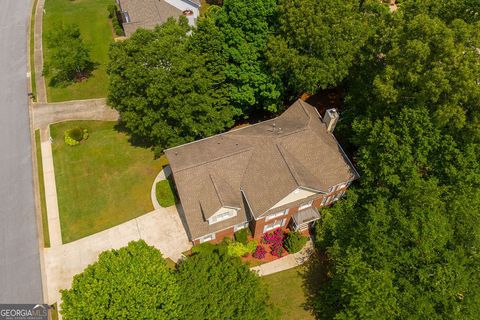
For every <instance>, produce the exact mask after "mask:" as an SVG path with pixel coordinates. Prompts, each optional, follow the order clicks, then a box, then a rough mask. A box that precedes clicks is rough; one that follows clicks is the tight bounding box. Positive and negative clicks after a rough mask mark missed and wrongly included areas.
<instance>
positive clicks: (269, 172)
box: [165, 100, 357, 239]
mask: <svg viewBox="0 0 480 320" xmlns="http://www.w3.org/2000/svg"><path fill="white" fill-rule="evenodd" d="M165 153H166V155H167V157H168V159H169V161H170V165H171V168H172V172H173V176H174V179H175V182H176V185H177V189H178V193H179V196H180V200H181V203H182V206H183V209H184V213H185V218H186V220H187V224H188V227H189V229H190V230H189V231H190V234H191V236H192V239H196V238H198V237H200V236H203V235H205V234H208V233H211V232H215V231H219V230H222V229H225V228H227V227H229V226H233V225H234V224H237V223H241V222H244V221H246V220H248V219H247V215H246V212H245V209H246V204H245V201H244V199H243V197H242V194H241V193H242V191H243V193H244V194H245V195H246V197H247V200H248V203H249V205H250V207H251V209H252V211H253V212H252V213H253V215H255V216H256V217H259V216H261V215H262V214H264V213H265V212H267V211H268V210H269V209H270V208H271V207H272V206H274V205H275V204H276V203H278V202H279V201H280V200H281V199H283V198H284V197H286V196H287V195H289V194H290V193H291V192H292V191H294V190H295V189H297V188H298V187H307V188H310V189H314V190H318V191H320V192H325V193H326V192H328V188H329V187H331V186H334V185H337V184H339V183H342V182H346V181H349V180H352V179H355V178H356V177H357V173H356V171H355V169H354V168H353V167H352V165H351V163H350V161H349V160H348V159H347V157H346V156H345V154H344V152H343V150H342V149H341V147H340V146H339V144H338V143H337V141H336V139H335V137H334V136H333V135H332V134H331V133H329V132H328V131H327V130H326V126H325V124H324V123H323V122H322V120H321V117H320V116H319V114H318V113H317V111H316V110H315V108H314V107H312V106H311V105H309V104H307V103H305V102H303V101H301V100H297V101H296V102H295V103H294V104H293V105H292V106H290V107H289V108H288V109H287V110H286V111H285V112H284V113H283V114H282V115H280V116H279V117H277V118H275V119H271V120H268V121H264V122H261V123H258V124H255V125H251V126H248V127H245V128H241V129H238V130H233V131H230V132H227V133H224V134H220V135H216V136H213V137H210V138H206V139H203V140H199V141H196V142H193V143H189V144H185V145H181V146H178V147H175V148H171V149H168V150H166V151H165ZM227 204H228V205H227ZM236 205H239V206H240V208H241V209H240V210H239V212H238V215H237V217H235V218H232V219H229V220H225V221H222V222H220V223H216V224H212V225H209V224H208V221H206V219H208V217H209V216H211V214H213V212H216V210H218V209H219V208H220V207H221V206H236ZM215 209H216V210H215Z"/></svg>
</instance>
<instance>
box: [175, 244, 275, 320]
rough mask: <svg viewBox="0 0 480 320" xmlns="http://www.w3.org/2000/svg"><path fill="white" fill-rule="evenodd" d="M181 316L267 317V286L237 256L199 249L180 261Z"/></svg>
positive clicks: (196, 317) (253, 318)
mask: <svg viewBox="0 0 480 320" xmlns="http://www.w3.org/2000/svg"><path fill="white" fill-rule="evenodd" d="M178 279H179V283H180V285H181V296H180V304H181V314H182V319H188V320H195V319H198V320H204V319H216V320H220V319H238V320H242V319H243V320H247V319H251V320H256V319H270V318H271V313H270V307H269V305H268V294H267V291H266V290H267V289H266V288H265V287H264V286H263V284H262V283H261V282H260V279H259V277H258V276H257V275H256V274H255V273H254V272H252V271H250V270H249V268H248V266H247V265H246V264H244V263H242V261H241V260H240V259H239V258H235V257H230V256H228V255H226V254H223V253H219V252H218V251H215V250H214V251H213V252H200V253H198V254H195V255H193V256H192V257H189V258H188V259H187V260H186V261H184V262H183V263H181V264H180V267H179V274H178Z"/></svg>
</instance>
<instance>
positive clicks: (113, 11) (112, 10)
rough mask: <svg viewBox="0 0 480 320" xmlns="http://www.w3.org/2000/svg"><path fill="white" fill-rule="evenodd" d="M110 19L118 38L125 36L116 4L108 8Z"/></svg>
mask: <svg viewBox="0 0 480 320" xmlns="http://www.w3.org/2000/svg"><path fill="white" fill-rule="evenodd" d="M107 11H108V17H109V18H110V19H112V26H113V30H115V34H116V35H117V36H123V35H124V33H123V28H122V25H121V23H120V20H119V19H118V18H119V17H118V16H119V11H118V7H117V6H116V5H115V4H111V5H109V6H108V7H107Z"/></svg>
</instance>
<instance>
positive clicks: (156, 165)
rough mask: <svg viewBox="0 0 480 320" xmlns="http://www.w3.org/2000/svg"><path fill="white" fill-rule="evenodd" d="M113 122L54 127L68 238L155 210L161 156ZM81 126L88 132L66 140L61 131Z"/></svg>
mask: <svg viewBox="0 0 480 320" xmlns="http://www.w3.org/2000/svg"><path fill="white" fill-rule="evenodd" d="M115 124H116V123H115V122H104V121H70V122H63V123H59V124H55V125H52V126H51V127H50V130H51V136H52V138H53V141H54V143H53V146H52V149H53V160H54V165H55V178H56V183H57V196H58V206H59V210H60V224H61V227H62V239H63V242H64V243H65V242H70V241H73V240H77V239H79V238H82V237H85V236H87V235H90V234H93V233H96V232H99V231H102V230H105V229H107V228H110V227H113V226H115V225H118V224H120V223H122V222H125V221H128V220H130V219H132V218H135V217H138V216H140V215H142V214H144V213H147V212H149V211H151V210H153V206H152V202H151V199H150V191H151V187H152V184H153V181H154V179H155V177H156V175H157V174H158V172H160V170H161V169H162V166H161V162H160V161H158V160H154V155H153V152H151V151H150V150H149V149H144V148H140V147H133V146H131V145H130V143H129V142H128V136H127V135H126V134H125V133H120V132H118V131H116V130H115V129H114V127H115ZM77 126H80V127H82V128H84V129H87V130H88V131H89V133H90V137H89V138H88V140H86V141H84V142H82V144H80V145H77V146H74V147H70V146H67V145H66V144H65V143H64V140H63V132H64V131H65V130H67V129H71V128H74V127H77Z"/></svg>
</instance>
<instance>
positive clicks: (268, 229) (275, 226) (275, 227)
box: [263, 219, 287, 233]
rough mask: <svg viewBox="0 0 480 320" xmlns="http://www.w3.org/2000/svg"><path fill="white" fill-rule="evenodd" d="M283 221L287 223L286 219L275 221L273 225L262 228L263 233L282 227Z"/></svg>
mask: <svg viewBox="0 0 480 320" xmlns="http://www.w3.org/2000/svg"><path fill="white" fill-rule="evenodd" d="M285 221H287V219H282V220H277V221H274V222H273V223H270V224H267V225H266V226H265V227H263V233H265V232H268V231H270V230H273V229H277V228H280V227H283V226H284V225H285Z"/></svg>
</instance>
